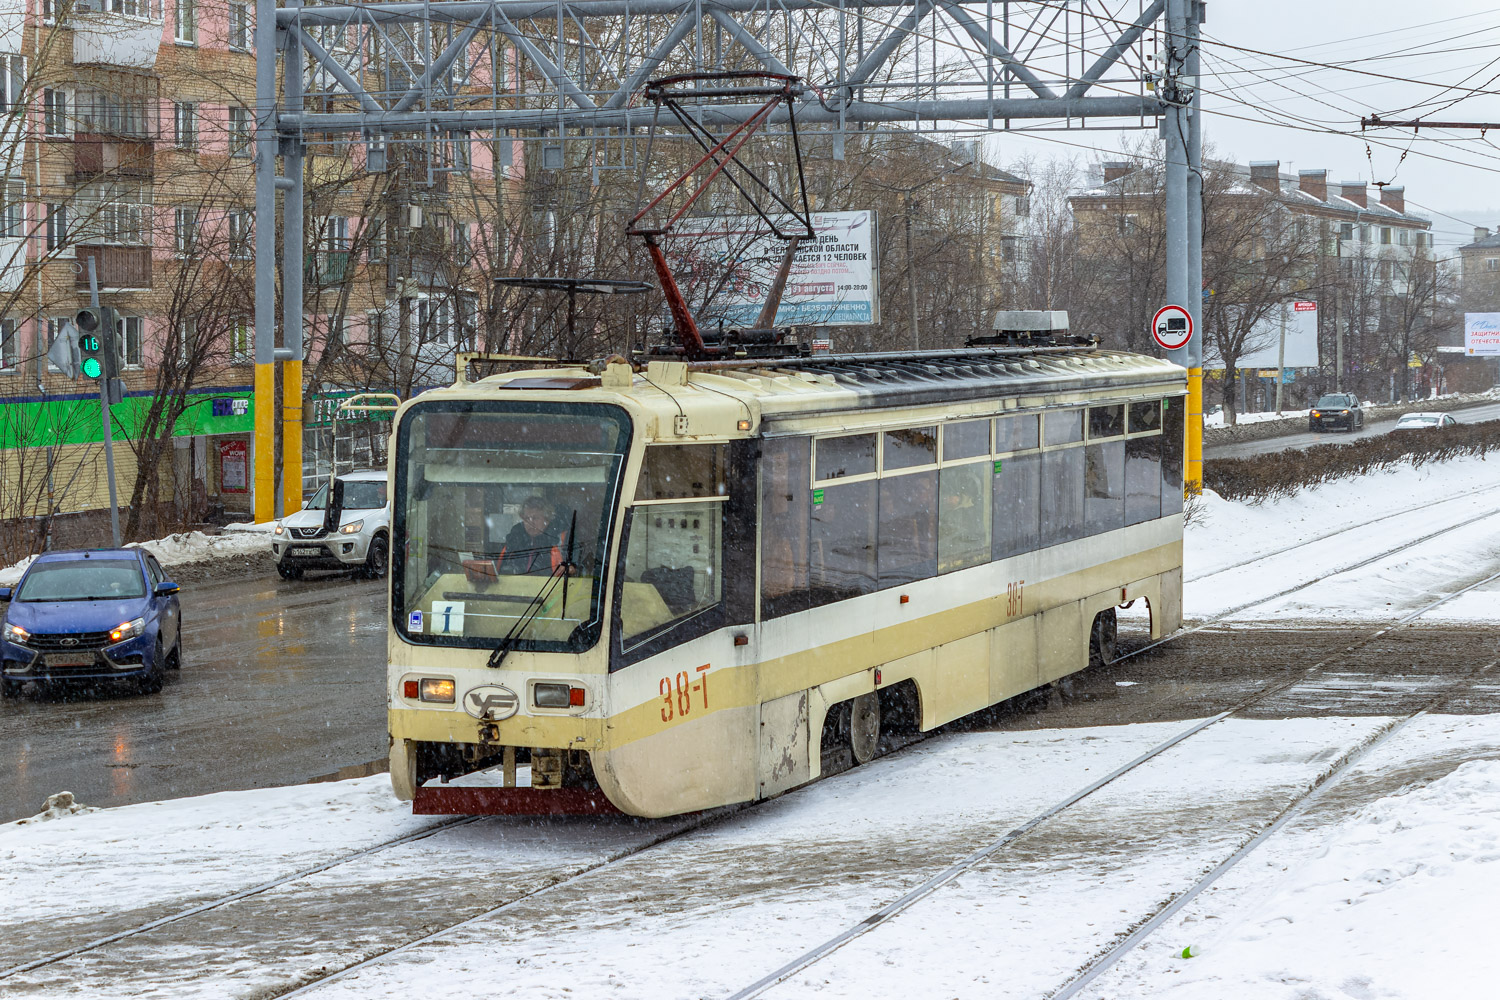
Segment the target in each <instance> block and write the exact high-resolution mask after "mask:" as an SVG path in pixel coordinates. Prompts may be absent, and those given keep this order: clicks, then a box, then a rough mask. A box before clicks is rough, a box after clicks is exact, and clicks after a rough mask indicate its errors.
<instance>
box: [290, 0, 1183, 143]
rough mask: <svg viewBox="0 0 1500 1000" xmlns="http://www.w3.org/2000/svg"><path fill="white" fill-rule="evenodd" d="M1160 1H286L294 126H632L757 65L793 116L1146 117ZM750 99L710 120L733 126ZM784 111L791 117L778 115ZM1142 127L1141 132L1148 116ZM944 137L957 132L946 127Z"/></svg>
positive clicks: (845, 120)
mask: <svg viewBox="0 0 1500 1000" xmlns="http://www.w3.org/2000/svg"><path fill="white" fill-rule="evenodd" d="M1166 4H1167V0H1149V2H1148V0H1114V2H1085V0H1041V2H1023V0H1010V2H1006V0H987V2H984V3H958V2H955V0H774V2H772V0H696V2H692V3H682V2H680V0H561V2H542V0H482V2H481V0H446V2H437V3H426V4H423V3H377V4H369V5H358V6H356V5H318V6H303V7H286V8H281V9H279V10H276V11H275V12H274V18H275V27H276V33H277V36H278V39H279V45H280V47H281V48H282V49H283V50H284V51H286V52H295V53H298V54H299V56H300V57H301V58H303V59H305V60H306V62H307V63H308V65H309V68H310V72H309V73H308V74H307V80H306V85H305V86H304V87H303V94H302V98H303V100H302V101H301V102H297V103H295V104H294V103H291V102H288V103H286V104H283V105H282V106H281V107H280V108H278V110H277V115H276V118H277V126H278V129H279V130H280V131H281V132H283V133H287V132H303V133H306V132H348V131H354V130H358V131H363V132H366V133H369V134H372V135H374V134H388V135H389V134H401V133H422V132H427V131H430V130H434V129H436V130H440V131H451V132H466V131H478V132H492V131H497V130H505V131H523V132H540V131H547V132H552V133H554V134H556V133H563V132H567V131H571V130H591V129H626V130H629V129H635V128H644V127H647V126H649V125H650V124H651V119H652V116H653V114H654V111H655V109H654V108H652V107H651V106H649V105H643V103H642V102H641V100H640V91H641V88H642V86H643V85H644V84H645V82H646V81H647V79H648V78H650V77H651V76H653V75H666V74H678V73H701V72H716V71H722V70H734V69H761V70H765V71H768V72H771V73H778V74H786V75H794V76H798V77H801V78H802V79H803V80H804V81H805V82H806V83H807V84H809V88H810V89H809V91H808V92H807V94H806V95H805V96H804V99H803V102H802V106H799V107H798V108H797V109H796V115H797V118H798V121H799V122H800V123H804V124H807V125H819V124H820V125H835V126H847V125H850V124H855V125H863V124H876V123H887V124H888V123H913V122H917V123H954V122H964V121H967V122H972V123H975V124H976V125H983V126H984V127H988V128H993V127H997V126H998V127H1004V125H1005V123H1007V122H1010V121H1014V120H1023V119H1024V120H1039V119H1050V120H1054V121H1058V122H1065V123H1075V124H1076V123H1081V122H1084V121H1087V120H1096V121H1097V120H1099V119H1121V118H1125V119H1136V120H1137V121H1136V124H1138V125H1139V124H1154V122H1155V119H1156V117H1157V116H1159V115H1160V114H1161V109H1162V104H1161V101H1160V100H1159V98H1157V97H1156V96H1155V95H1153V94H1151V93H1149V92H1148V91H1147V89H1146V85H1145V82H1144V80H1145V77H1146V75H1147V73H1148V72H1149V69H1150V56H1151V53H1152V52H1154V51H1155V50H1156V48H1157V46H1158V45H1159V36H1160V34H1161V25H1160V22H1161V20H1162V14H1163V11H1164V9H1165V7H1166ZM757 108H758V102H745V103H743V104H733V103H729V104H720V105H716V106H714V107H713V108H711V109H705V111H704V112H703V114H704V119H703V120H704V124H706V125H709V126H714V125H733V124H738V123H739V122H742V121H744V120H746V119H747V118H748V117H749V116H750V115H752V114H754V113H755V111H756V109H757ZM787 113H788V112H786V111H785V110H783V111H782V112H781V113H780V120H784V119H785V115H786V114H787ZM1146 119H1149V121H1145V120H1146ZM947 127H949V128H951V127H953V126H952V125H951V124H949V125H948V126H947Z"/></svg>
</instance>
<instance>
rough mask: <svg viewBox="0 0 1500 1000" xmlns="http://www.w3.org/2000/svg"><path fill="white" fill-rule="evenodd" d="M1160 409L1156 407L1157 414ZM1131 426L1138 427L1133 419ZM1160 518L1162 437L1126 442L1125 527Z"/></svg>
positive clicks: (1154, 435)
mask: <svg viewBox="0 0 1500 1000" xmlns="http://www.w3.org/2000/svg"><path fill="white" fill-rule="evenodd" d="M1160 410H1161V407H1160V406H1158V407H1157V411H1158V413H1159V412H1160ZM1131 426H1132V427H1133V426H1135V424H1134V418H1133V417H1132V423H1131ZM1158 517H1161V435H1160V434H1153V435H1151V436H1150V437H1141V438H1131V439H1130V440H1129V441H1126V442H1125V523H1126V524H1140V523H1141V522H1142V521H1152V520H1155V519H1156V518H1158Z"/></svg>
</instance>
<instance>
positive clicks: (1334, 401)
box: [1307, 392, 1365, 433]
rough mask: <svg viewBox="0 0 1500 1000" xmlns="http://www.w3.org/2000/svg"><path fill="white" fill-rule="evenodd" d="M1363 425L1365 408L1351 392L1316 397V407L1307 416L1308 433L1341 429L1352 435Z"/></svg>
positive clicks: (1331, 393)
mask: <svg viewBox="0 0 1500 1000" xmlns="http://www.w3.org/2000/svg"><path fill="white" fill-rule="evenodd" d="M1364 425H1365V408H1364V405H1363V404H1362V403H1360V401H1359V397H1358V396H1356V395H1354V393H1352V392H1330V393H1327V394H1326V395H1323V396H1320V397H1318V402H1317V405H1316V406H1314V407H1313V408H1312V412H1311V413H1309V414H1308V416H1307V429H1308V430H1310V431H1321V430H1327V429H1328V428H1330V427H1342V428H1343V429H1344V430H1346V431H1349V432H1350V433H1353V432H1354V431H1356V430H1358V429H1359V428H1361V427H1363V426H1364Z"/></svg>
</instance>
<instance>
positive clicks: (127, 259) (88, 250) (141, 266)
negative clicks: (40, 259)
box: [73, 243, 151, 291]
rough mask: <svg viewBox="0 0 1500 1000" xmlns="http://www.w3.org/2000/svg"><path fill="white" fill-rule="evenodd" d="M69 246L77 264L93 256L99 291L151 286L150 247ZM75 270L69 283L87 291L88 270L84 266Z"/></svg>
mask: <svg viewBox="0 0 1500 1000" xmlns="http://www.w3.org/2000/svg"><path fill="white" fill-rule="evenodd" d="M73 249H74V254H75V256H77V258H78V260H79V262H80V263H83V262H84V261H86V260H88V258H90V257H92V258H94V269H95V270H96V271H97V272H98V275H99V288H100V290H104V289H123V288H150V287H151V248H150V247H117V246H105V245H101V244H82V243H81V244H79V245H78V246H76V247H74V248H73ZM78 270H79V273H78V275H77V276H76V277H75V278H74V280H73V286H74V287H75V288H77V289H79V290H80V291H88V287H89V269H88V267H87V265H85V266H83V267H80V268H79V269H78Z"/></svg>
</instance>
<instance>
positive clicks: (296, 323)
mask: <svg viewBox="0 0 1500 1000" xmlns="http://www.w3.org/2000/svg"><path fill="white" fill-rule="evenodd" d="M293 4H294V5H299V4H300V0H293ZM301 66H302V44H301V33H300V32H293V33H290V34H289V37H288V38H287V46H286V55H285V57H284V58H283V60H282V74H281V89H282V95H283V101H284V103H285V106H286V107H288V108H300V107H302V73H301ZM285 146H286V148H285V149H284V151H283V154H282V157H281V161H282V171H283V173H284V174H285V179H284V180H283V182H282V184H281V185H280V186H281V188H282V191H283V194H282V202H281V206H282V207H281V212H282V215H281V343H282V346H283V347H285V348H286V351H285V354H286V356H287V360H286V361H284V362H282V366H281V505H282V507H283V509H284V510H285V511H286V512H288V513H290V512H291V511H294V510H301V509H302V417H303V414H302V358H303V350H302V269H303V261H304V260H305V258H306V248H305V247H304V246H303V241H304V238H305V237H304V229H303V224H302V184H303V169H302V162H303V155H302V140H301V137H300V136H298V137H294V138H290V139H287V140H285Z"/></svg>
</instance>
